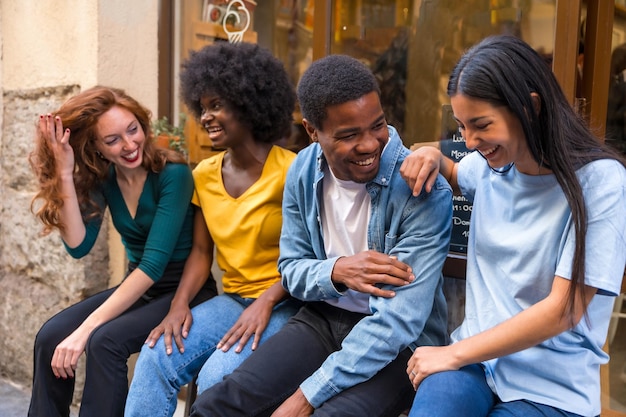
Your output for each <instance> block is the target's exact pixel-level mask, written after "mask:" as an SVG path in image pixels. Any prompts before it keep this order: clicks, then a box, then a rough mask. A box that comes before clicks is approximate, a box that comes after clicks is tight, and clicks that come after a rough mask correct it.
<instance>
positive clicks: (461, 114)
mask: <svg viewBox="0 0 626 417" xmlns="http://www.w3.org/2000/svg"><path fill="white" fill-rule="evenodd" d="M450 104H451V105H452V111H453V113H454V118H455V119H456V121H457V123H458V125H459V130H460V132H461V134H462V135H463V138H464V139H465V143H466V145H467V147H468V148H469V149H475V150H477V151H478V152H480V153H481V154H482V155H483V157H485V159H486V160H487V163H488V164H489V166H490V167H492V168H496V169H497V168H502V167H504V166H506V165H508V164H511V163H514V164H515V167H516V169H517V170H518V171H519V172H522V173H524V174H528V175H538V174H546V173H548V172H550V171H549V170H548V169H547V168H545V167H540V166H539V163H538V162H537V161H536V160H535V159H534V158H533V156H532V154H531V152H530V150H529V148H528V142H527V140H526V136H525V135H524V132H523V130H522V124H521V123H520V121H519V119H518V118H517V117H516V116H515V115H514V114H513V113H512V112H511V111H509V109H508V108H507V107H504V106H494V105H493V104H491V103H490V102H488V101H486V100H479V99H475V98H472V97H468V96H466V95H463V94H457V95H454V96H452V97H451V98H450Z"/></svg>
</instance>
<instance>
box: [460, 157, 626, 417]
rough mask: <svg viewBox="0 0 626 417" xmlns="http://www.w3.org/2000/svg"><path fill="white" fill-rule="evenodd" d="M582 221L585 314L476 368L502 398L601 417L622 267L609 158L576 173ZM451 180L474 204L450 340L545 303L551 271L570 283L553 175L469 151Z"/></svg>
mask: <svg viewBox="0 0 626 417" xmlns="http://www.w3.org/2000/svg"><path fill="white" fill-rule="evenodd" d="M577 176H578V178H579V181H580V182H581V185H582V188H583V193H584V197H585V205H586V208H587V215H588V229H587V242H586V245H587V246H586V262H585V271H586V272H585V283H586V284H587V285H590V286H592V287H596V288H598V292H597V294H596V296H594V297H593V299H592V301H591V303H590V304H589V307H588V310H587V317H586V318H585V317H583V319H582V320H581V321H580V323H578V324H577V325H576V326H575V327H574V328H572V329H570V330H568V331H566V332H564V333H562V334H560V335H558V336H555V337H553V338H551V339H548V340H546V341H544V342H543V343H541V344H539V345H538V346H535V347H532V348H529V349H526V350H523V351H520V352H517V353H514V354H511V355H508V356H504V357H501V358H497V359H493V360H491V361H488V362H485V363H484V365H485V369H486V377H487V381H488V382H489V384H490V386H491V387H492V389H493V390H494V392H495V393H496V394H497V395H498V397H499V398H500V399H501V400H502V401H505V402H506V401H512V400H518V399H528V400H531V401H535V402H538V403H541V404H546V405H550V406H553V407H558V408H560V409H563V410H566V411H570V412H573V413H576V414H581V415H585V416H595V415H598V414H600V373H599V369H600V368H599V367H600V365H601V364H603V363H606V362H607V361H608V356H607V354H606V353H605V352H604V351H603V350H602V346H603V345H604V342H605V340H606V335H607V329H608V325H609V320H610V318H611V312H612V309H613V301H614V299H613V296H615V295H617V294H618V293H619V291H620V285H621V280H622V276H623V273H624V264H625V262H626V244H625V241H624V239H625V235H626V170H625V169H624V168H623V167H622V165H621V164H619V163H618V162H617V161H614V160H608V159H605V160H599V161H595V162H592V163H590V164H588V165H586V166H584V167H582V168H580V169H579V170H578V171H577ZM458 183H459V186H460V188H461V191H462V192H463V195H464V196H465V197H466V198H468V199H469V200H470V201H472V200H473V210H472V217H471V223H470V234H469V241H468V253H467V299H466V306H465V314H466V317H465V319H464V321H463V323H462V324H461V326H459V328H458V329H456V330H455V331H454V332H453V334H452V339H453V341H458V340H461V339H464V338H467V337H469V336H472V335H475V334H477V333H480V332H482V331H485V330H487V329H489V328H492V327H494V326H495V325H497V324H499V323H500V322H502V321H505V320H507V319H508V318H510V317H512V316H514V315H516V314H518V313H520V312H521V311H522V310H524V309H526V308H528V307H530V306H531V305H533V304H535V303H537V302H538V301H540V300H542V299H543V298H545V297H546V296H547V295H548V294H549V292H550V290H551V287H552V283H553V278H554V276H555V275H558V276H561V277H563V278H567V279H569V278H570V277H571V269H572V257H573V252H574V244H575V237H574V228H573V225H572V223H571V222H572V218H571V211H570V209H569V206H568V204H567V201H566V199H565V195H564V194H563V192H562V189H561V187H560V186H559V185H558V183H557V181H556V178H555V177H554V175H538V176H531V175H525V174H522V173H520V172H519V171H517V170H516V169H515V166H513V167H512V168H511V169H510V170H509V171H508V172H506V173H504V174H497V173H494V172H492V171H491V170H490V169H489V166H488V165H487V163H486V161H485V160H484V159H483V158H482V157H481V156H480V154H478V152H474V153H472V154H470V155H468V156H466V157H465V158H464V159H463V160H462V161H461V162H460V165H459V169H458Z"/></svg>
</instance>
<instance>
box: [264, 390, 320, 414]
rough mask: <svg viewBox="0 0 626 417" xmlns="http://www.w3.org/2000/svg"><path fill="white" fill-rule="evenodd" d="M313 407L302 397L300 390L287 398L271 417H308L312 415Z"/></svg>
mask: <svg viewBox="0 0 626 417" xmlns="http://www.w3.org/2000/svg"><path fill="white" fill-rule="evenodd" d="M313 410H314V408H313V406H312V405H311V404H309V401H308V400H307V399H306V397H305V396H304V393H303V392H302V390H301V389H300V388H298V389H297V390H296V392H294V393H293V394H292V395H291V397H289V398H287V399H286V400H285V402H283V403H282V404H281V406H280V407H278V408H277V409H276V411H274V413H273V414H272V416H271V417H308V416H310V415H311V414H313Z"/></svg>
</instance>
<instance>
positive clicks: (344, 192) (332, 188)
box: [321, 166, 372, 314]
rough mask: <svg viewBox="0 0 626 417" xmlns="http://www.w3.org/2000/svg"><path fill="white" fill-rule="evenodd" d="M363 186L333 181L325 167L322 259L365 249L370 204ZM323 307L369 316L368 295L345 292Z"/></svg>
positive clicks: (335, 179) (351, 253)
mask: <svg viewBox="0 0 626 417" xmlns="http://www.w3.org/2000/svg"><path fill="white" fill-rule="evenodd" d="M365 186H366V184H364V183H357V182H353V181H343V180H340V179H337V178H336V177H335V176H334V175H333V173H332V171H331V170H330V169H329V168H328V166H326V168H325V169H324V179H323V184H322V187H323V196H324V198H323V200H322V207H321V217H322V219H321V220H322V232H323V234H324V249H325V250H326V256H327V257H328V258H333V257H336V256H350V255H355V254H357V253H359V252H362V251H364V250H367V249H368V245H367V228H368V225H369V221H370V211H371V210H370V209H371V205H372V200H371V198H370V195H369V193H368V192H367V189H366V188H365ZM325 301H326V302H327V303H329V304H332V305H334V306H337V307H339V308H343V309H344V310H349V311H354V312H357V313H365V314H370V313H371V311H370V308H369V294H364V293H360V292H357V291H354V290H350V289H348V290H347V291H345V293H344V295H343V296H341V297H339V298H332V299H329V300H325Z"/></svg>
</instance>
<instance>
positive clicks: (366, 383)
mask: <svg viewBox="0 0 626 417" xmlns="http://www.w3.org/2000/svg"><path fill="white" fill-rule="evenodd" d="M298 99H299V102H300V108H301V110H302V115H303V121H302V123H303V125H304V127H305V129H306V131H307V133H308V134H309V136H310V137H311V139H312V141H313V144H311V145H310V146H309V147H307V148H306V149H304V150H302V151H300V153H299V154H298V156H297V158H296V160H295V161H294V163H293V165H292V166H291V168H290V170H289V173H288V175H287V180H286V184H285V193H284V199H283V227H282V234H281V240H280V259H279V271H280V272H281V274H282V283H283V286H284V287H285V288H286V289H287V290H288V291H289V292H290V293H291V294H292V296H294V297H296V298H299V299H302V300H304V301H306V302H307V303H306V304H305V306H304V307H303V308H302V309H301V310H300V311H299V312H298V313H297V314H296V315H295V316H293V317H292V319H291V320H290V321H289V322H288V323H287V324H286V325H285V327H284V328H283V329H282V330H281V331H280V332H278V333H277V334H275V335H274V336H273V337H271V338H270V339H268V340H267V341H266V342H265V343H264V344H263V345H261V346H260V347H259V349H258V350H257V351H256V352H255V353H254V354H253V355H252V356H250V357H249V358H248V359H247V360H246V361H245V362H244V363H243V364H242V365H241V366H240V367H239V368H238V369H237V370H236V371H235V372H234V373H233V374H231V375H230V376H229V377H227V378H226V379H225V380H224V381H223V382H222V383H220V384H218V385H216V386H214V387H213V388H211V389H209V390H207V391H205V392H203V393H202V395H201V396H200V397H199V398H198V400H197V401H196V403H195V404H194V406H193V409H192V416H224V417H226V416H228V417H232V416H244V415H245V416H256V415H259V416H260V415H263V416H267V415H272V416H275V417H278V416H283V417H284V416H288V417H297V416H309V415H316V416H317V415H320V416H321V415H326V416H359V417H362V416H393V415H395V416H397V415H398V414H399V413H400V412H401V411H402V410H404V409H406V408H408V407H409V406H410V404H411V401H412V398H413V394H414V391H413V387H412V385H411V382H410V381H409V379H408V378H407V376H406V363H407V360H408V358H409V357H410V355H411V348H412V347H415V346H420V345H442V344H446V343H447V342H448V337H447V325H446V323H447V309H446V303H445V299H444V296H443V291H442V283H443V279H442V275H441V268H442V266H443V262H444V260H445V258H446V254H447V252H448V244H449V237H450V228H451V217H452V191H451V189H450V186H449V185H448V183H447V182H446V181H445V180H444V179H443V177H439V178H438V179H437V181H436V183H435V185H434V187H433V190H432V191H431V192H430V193H421V194H420V195H418V196H417V197H414V196H413V195H412V194H411V189H410V188H409V187H408V185H407V184H406V182H405V181H404V180H403V179H402V178H401V176H400V174H399V168H400V165H401V163H402V161H403V160H404V158H405V157H406V156H407V155H408V153H409V151H408V150H407V149H406V148H405V147H404V146H403V144H402V141H401V139H400V137H399V136H398V134H397V132H396V130H395V129H394V128H393V127H391V126H388V125H387V123H386V121H385V116H384V114H383V110H382V107H381V104H380V92H379V89H378V85H377V82H376V79H375V77H374V75H373V74H372V72H371V71H370V70H369V69H368V68H367V67H366V66H364V65H363V64H362V63H360V62H359V61H357V60H356V59H354V58H350V57H348V56H343V55H331V56H328V57H326V58H323V59H320V60H318V61H316V62H314V63H313V64H312V65H311V67H309V69H308V70H307V71H306V72H305V73H304V75H303V76H302V79H301V81H300V84H299V86H298Z"/></svg>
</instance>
